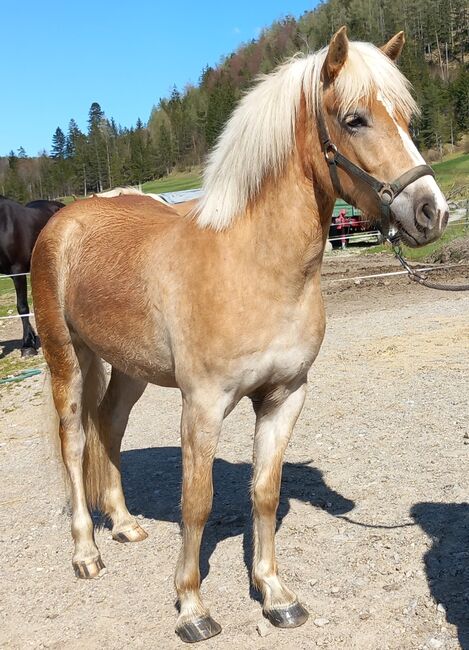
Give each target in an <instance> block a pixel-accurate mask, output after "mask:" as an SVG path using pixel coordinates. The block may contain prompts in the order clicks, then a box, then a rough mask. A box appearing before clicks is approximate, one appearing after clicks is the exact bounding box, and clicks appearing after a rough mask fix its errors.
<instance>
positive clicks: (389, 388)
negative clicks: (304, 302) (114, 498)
mask: <svg viewBox="0 0 469 650" xmlns="http://www.w3.org/2000/svg"><path fill="white" fill-rule="evenodd" d="M344 260H345V261H344ZM371 264H372V263H371V262H366V261H365V262H364V261H363V259H362V258H360V259H359V260H358V259H356V258H354V257H352V256H351V257H350V259H348V258H341V259H340V260H339V261H337V260H336V261H334V260H332V261H330V262H329V261H328V262H326V266H325V271H326V275H325V280H324V287H325V293H326V300H327V311H328V329H327V334H326V339H325V342H324V346H323V349H322V351H321V353H320V356H319V358H318V360H317V362H316V363H315V365H314V367H313V369H312V371H311V373H310V385H309V393H308V398H307V402H306V405H305V409H304V411H303V414H302V416H301V418H300V421H299V422H298V425H297V427H296V430H295V434H294V437H293V440H292V443H291V445H290V447H289V450H288V453H287V463H286V465H285V469H284V478H283V487H282V500H281V506H280V509H279V513H278V520H279V530H278V534H277V546H278V560H279V565H280V569H281V573H282V576H283V577H284V578H285V579H286V581H287V584H288V585H290V586H291V587H292V588H293V589H295V590H296V591H297V593H298V594H299V596H300V597H301V599H302V601H303V602H304V603H305V605H306V606H307V607H308V609H309V611H310V612H311V618H310V620H309V621H308V623H307V624H306V625H305V626H303V627H301V628H298V629H297V630H290V631H282V630H276V629H274V628H272V627H269V626H265V631H266V632H267V636H266V637H261V636H260V635H259V633H258V631H257V630H256V626H257V625H258V624H259V623H261V622H262V620H263V619H262V616H261V609H260V605H259V603H258V602H256V601H255V600H252V599H251V598H250V595H249V583H248V574H247V568H246V565H249V562H250V545H251V540H250V526H249V522H250V506H249V499H248V490H249V475H250V464H249V463H250V458H251V449H252V433H253V426H254V418H253V414H252V412H251V408H250V405H249V403H248V402H247V400H244V401H243V402H242V403H241V404H240V405H239V406H238V408H237V409H236V410H235V412H234V413H233V414H232V415H231V416H230V417H229V418H228V420H227V422H226V425H225V427H224V431H223V435H222V439H221V442H220V446H219V450H218V454H217V460H216V463H215V490H216V494H215V503H214V510H213V514H212V517H211V519H210V521H209V524H208V526H207V531H206V535H205V539H204V555H203V573H204V575H205V576H206V577H205V579H204V582H203V589H202V591H203V595H204V597H205V600H206V603H207V604H208V605H209V606H210V607H211V611H212V614H213V615H214V617H215V618H216V619H217V620H218V621H219V622H220V623H221V624H222V627H223V632H222V634H221V635H220V636H219V637H217V638H215V639H213V640H211V641H209V642H206V644H205V645H202V646H201V647H207V648H213V649H218V648H220V649H221V648H229V647H232V646H235V647H238V648H242V649H243V650H244V649H251V648H252V649H256V650H261V649H267V648H269V649H270V648H295V649H303V648H304V649H307V648H315V647H321V648H327V649H330V650H336V649H338V648H346V649H351V648H357V649H360V650H365V649H370V650H378V649H379V650H384V649H386V648H392V649H396V650H397V649H399V650H405V649H407V648H409V649H410V648H422V649H426V650H427V649H428V650H430V649H433V648H459V647H462V648H469V618H468V616H467V611H468V606H469V504H468V503H466V502H467V501H468V490H469V486H468V478H467V474H468V472H467V468H468V464H469V459H468V458H467V455H468V453H469V446H467V445H466V443H469V429H468V422H469V407H468V399H467V376H468V367H469V345H468V342H469V295H467V294H449V293H448V294H444V293H435V292H432V291H430V290H427V289H424V288H421V287H417V286H414V285H410V284H409V283H408V281H406V280H386V281H379V282H374V283H368V282H363V283H361V284H359V285H355V284H353V283H346V284H339V283H333V282H332V279H333V278H336V277H337V276H338V275H340V274H344V273H346V274H348V275H352V274H360V273H359V271H360V268H362V267H364V270H365V271H370V270H371V266H370V265H371ZM373 264H374V265H375V266H376V261H374V262H373ZM386 264H388V265H389V262H383V266H385V265H386ZM394 268H395V267H394ZM362 270H363V268H362ZM455 279H458V278H455ZM385 282H386V284H385ZM14 328H17V324H15V325H13V324H11V325H8V329H7V328H5V327H3V330H0V339H1V340H4V339H5V338H8V337H11V336H13V331H15V332H16V329H15V330H14ZM10 354H13V355H15V354H18V352H17V351H14V352H11V353H10ZM36 365H37V364H36ZM41 386H42V378H41V377H38V378H32V379H29V380H27V381H24V382H22V383H20V384H13V385H8V386H0V408H1V414H0V476H1V477H2V490H1V493H0V621H1V625H0V646H3V647H7V648H21V649H23V648H29V647H31V648H46V647H47V648H60V649H62V648H64V649H67V650H69V649H72V648H77V649H78V648H80V649H82V648H104V649H106V650H107V649H109V650H110V649H112V650H116V649H119V648H143V647H145V648H147V647H151V648H156V649H160V648H162V649H166V648H168V649H171V648H180V647H185V646H183V644H182V643H180V642H179V641H178V639H177V637H176V636H175V635H174V632H173V629H174V623H175V620H176V612H175V608H174V590H173V585H172V581H173V570H174V565H175V561H176V557H177V552H178V549H179V536H178V524H177V522H178V519H179V512H178V501H179V490H180V452H179V447H178V444H179V441H178V425H179V414H180V403H179V402H180V400H179V396H178V393H177V392H176V391H170V390H165V389H160V388H156V387H150V388H149V389H148V390H147V391H146V393H145V395H144V396H143V398H142V399H141V401H140V402H139V404H138V405H137V407H136V408H135V410H134V412H133V414H132V418H131V422H130V424H129V429H128V433H127V436H126V438H125V443H124V448H125V451H124V453H123V470H124V475H125V489H126V494H127V497H128V503H129V506H130V509H131V510H132V511H133V512H134V513H136V514H137V515H138V516H139V517H140V518H141V523H142V525H143V526H144V527H145V528H146V530H147V531H148V532H149V533H150V537H149V539H148V540H146V541H145V542H143V543H141V544H136V545H120V544H118V543H116V542H113V541H112V539H111V537H110V532H109V530H107V529H102V530H100V531H99V532H98V533H97V541H98V545H99V547H100V549H101V552H102V555H103V559H104V561H105V563H106V565H107V567H108V572H107V574H106V575H104V576H103V577H102V578H101V579H98V580H96V581H91V582H86V581H78V580H76V579H75V578H74V576H73V572H72V568H71V552H72V544H71V538H70V533H69V519H68V515H67V513H66V512H65V511H64V507H63V500H62V490H61V487H60V485H61V483H60V480H59V476H58V473H57V471H56V470H55V469H54V465H53V463H52V462H51V460H50V450H49V448H48V446H47V444H46V439H45V435H44V432H45V429H46V423H45V421H44V418H43V415H42V408H41V401H42V395H41ZM465 436H468V437H467V438H466V437H465ZM458 637H459V640H458Z"/></svg>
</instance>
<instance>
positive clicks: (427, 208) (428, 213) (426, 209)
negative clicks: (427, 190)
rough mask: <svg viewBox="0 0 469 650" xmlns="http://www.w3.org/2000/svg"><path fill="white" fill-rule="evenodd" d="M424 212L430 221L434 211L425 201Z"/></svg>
mask: <svg viewBox="0 0 469 650" xmlns="http://www.w3.org/2000/svg"><path fill="white" fill-rule="evenodd" d="M422 212H423V214H424V215H425V216H426V217H427V219H428V221H430V220H431V218H432V216H433V212H432V209H431V207H430V206H429V205H428V203H424V204H423V205H422Z"/></svg>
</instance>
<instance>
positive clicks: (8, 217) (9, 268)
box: [0, 196, 64, 357]
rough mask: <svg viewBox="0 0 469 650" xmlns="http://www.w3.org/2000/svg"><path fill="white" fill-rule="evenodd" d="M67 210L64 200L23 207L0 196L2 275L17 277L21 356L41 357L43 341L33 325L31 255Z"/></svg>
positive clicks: (0, 263)
mask: <svg viewBox="0 0 469 650" xmlns="http://www.w3.org/2000/svg"><path fill="white" fill-rule="evenodd" d="M63 207H64V203H60V201H45V200H43V199H40V200H37V201H31V202H30V203H27V204H26V205H21V204H20V203H17V202H16V201H12V200H10V199H7V198H5V197H3V196H2V197H0V273H5V274H7V275H13V277H12V280H13V284H14V285H15V290H16V308H17V310H18V314H20V316H22V318H21V322H22V325H23V340H22V344H21V356H23V357H27V356H32V355H35V354H37V349H38V347H39V339H38V337H37V335H36V332H35V331H34V329H33V327H32V325H31V323H30V322H29V317H28V316H27V314H29V305H28V289H27V287H28V285H27V281H26V275H25V274H26V273H28V272H29V266H30V262H31V253H32V251H33V247H34V244H35V243H36V239H37V237H38V235H39V233H40V231H41V230H42V228H44V226H45V225H46V223H47V222H48V221H49V219H50V218H51V217H52V215H53V214H55V213H56V212H57V211H58V210H60V209H61V208H63Z"/></svg>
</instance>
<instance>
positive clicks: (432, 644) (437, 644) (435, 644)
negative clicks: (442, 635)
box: [428, 638, 443, 650]
mask: <svg viewBox="0 0 469 650" xmlns="http://www.w3.org/2000/svg"><path fill="white" fill-rule="evenodd" d="M428 647H429V648H435V649H436V650H438V648H442V647H443V641H440V639H435V638H432V639H430V640H429V641H428Z"/></svg>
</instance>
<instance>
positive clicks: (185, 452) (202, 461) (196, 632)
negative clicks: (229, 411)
mask: <svg viewBox="0 0 469 650" xmlns="http://www.w3.org/2000/svg"><path fill="white" fill-rule="evenodd" d="M220 405H221V399H213V398H211V396H210V397H205V399H202V400H194V399H191V398H187V396H185V397H184V400H183V411H182V422H181V446H182V469H183V478H182V522H183V523H182V549H181V553H180V556H179V561H178V565H177V569H176V576H175V586H176V591H177V594H178V599H179V605H180V614H179V618H178V621H177V625H176V632H177V633H178V634H179V636H180V637H181V639H182V640H183V641H186V642H188V643H192V642H194V641H203V640H204V639H208V638H210V637H212V636H215V635H216V634H218V633H219V632H221V627H220V626H219V625H218V623H216V622H215V621H214V620H213V619H212V618H211V616H210V614H209V612H208V610H207V608H206V607H205V606H204V605H203V603H202V600H201V598H200V569H199V559H200V543H201V540H202V533H203V530H204V526H205V522H206V521H207V518H208V516H209V514H210V510H211V509H212V499H213V486H212V466H213V458H214V456H215V450H216V446H217V442H218V438H219V435H220V429H221V425H222V422H223V415H224V408H223V407H221V406H220Z"/></svg>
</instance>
